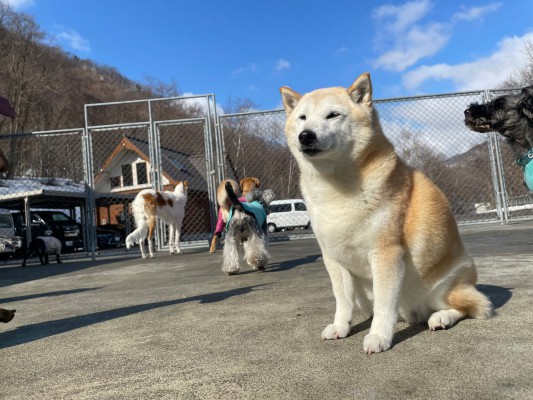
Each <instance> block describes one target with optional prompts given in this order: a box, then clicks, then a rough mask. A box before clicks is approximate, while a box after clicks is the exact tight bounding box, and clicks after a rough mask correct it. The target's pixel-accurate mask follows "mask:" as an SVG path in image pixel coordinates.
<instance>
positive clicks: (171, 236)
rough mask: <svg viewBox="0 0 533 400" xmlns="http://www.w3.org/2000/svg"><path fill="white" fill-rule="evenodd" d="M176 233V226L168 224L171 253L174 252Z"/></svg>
mask: <svg viewBox="0 0 533 400" xmlns="http://www.w3.org/2000/svg"><path fill="white" fill-rule="evenodd" d="M175 234H176V226H175V225H174V224H171V225H169V226H168V248H169V252H170V254H174V235H175Z"/></svg>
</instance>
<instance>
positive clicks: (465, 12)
mask: <svg viewBox="0 0 533 400" xmlns="http://www.w3.org/2000/svg"><path fill="white" fill-rule="evenodd" d="M501 6H502V3H491V4H487V5H486V6H480V7H470V8H466V7H465V6H461V8H462V10H461V11H459V12H457V13H455V14H454V15H453V20H455V21H473V20H476V19H481V18H482V17H483V16H484V15H485V14H487V13H489V12H493V11H496V10H498V9H499V8H500V7H501Z"/></svg>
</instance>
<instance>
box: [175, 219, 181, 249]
mask: <svg viewBox="0 0 533 400" xmlns="http://www.w3.org/2000/svg"><path fill="white" fill-rule="evenodd" d="M181 225H182V222H176V225H175V229H176V231H175V233H174V247H175V248H176V254H181V253H182V251H181V249H180V234H181Z"/></svg>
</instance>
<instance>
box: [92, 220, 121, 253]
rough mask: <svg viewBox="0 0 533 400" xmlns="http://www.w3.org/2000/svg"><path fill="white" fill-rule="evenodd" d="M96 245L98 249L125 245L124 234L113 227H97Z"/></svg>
mask: <svg viewBox="0 0 533 400" xmlns="http://www.w3.org/2000/svg"><path fill="white" fill-rule="evenodd" d="M96 245H97V247H98V249H109V248H114V247H121V246H123V245H124V239H123V238H122V235H121V234H120V233H118V232H117V231H113V230H111V229H103V228H101V227H99V226H97V227H96Z"/></svg>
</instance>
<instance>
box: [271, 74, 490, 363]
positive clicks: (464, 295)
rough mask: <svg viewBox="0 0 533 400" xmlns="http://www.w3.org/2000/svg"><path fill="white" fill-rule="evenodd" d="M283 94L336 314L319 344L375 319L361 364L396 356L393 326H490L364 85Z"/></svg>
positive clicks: (446, 225) (448, 224) (428, 196)
mask: <svg viewBox="0 0 533 400" xmlns="http://www.w3.org/2000/svg"><path fill="white" fill-rule="evenodd" d="M280 90H281V94H282V98H283V104H284V106H285V110H286V113H287V122H286V126H285V133H286V136H287V143H288V145H289V148H290V150H291V152H292V154H293V155H294V157H295V158H296V160H297V162H298V164H299V166H300V171H301V175H300V185H301V189H302V194H303V195H304V198H305V200H306V204H307V207H308V211H309V215H310V217H311V222H312V224H313V231H314V232H315V234H316V237H317V239H318V243H319V245H320V248H321V250H322V255H323V258H324V264H325V266H326V269H327V270H328V273H329V276H330V279H331V283H332V286H333V294H334V296H335V300H336V305H337V309H336V312H335V318H334V320H333V323H332V324H330V325H328V326H327V327H326V328H325V329H324V330H323V332H322V337H323V338H324V339H335V338H344V337H346V336H347V335H348V333H349V332H350V327H351V323H352V318H353V316H354V310H355V308H356V307H357V308H360V309H362V310H363V311H364V312H367V313H368V314H370V315H371V316H373V320H372V325H371V327H370V332H369V333H368V334H367V335H366V336H365V338H364V341H363V349H364V351H365V353H367V354H371V353H378V352H381V351H384V350H387V349H389V348H390V347H391V346H392V338H393V336H394V331H395V326H396V321H397V320H398V317H400V318H402V319H403V320H405V321H407V322H409V323H420V322H423V321H424V322H427V324H428V325H429V329H431V330H436V329H441V328H449V327H451V326H453V325H454V324H455V323H456V322H457V321H458V320H460V319H462V318H465V317H467V316H468V317H474V318H483V317H486V316H489V315H490V312H491V304H490V301H489V300H488V299H487V298H486V297H485V296H484V295H483V294H482V293H480V292H479V291H478V290H477V289H476V286H475V284H476V279H477V275H476V268H475V266H474V262H473V261H472V258H470V256H469V255H468V254H467V252H466V250H465V248H464V246H463V243H462V241H461V237H460V236H459V232H458V229H457V225H456V222H455V219H454V217H453V215H452V212H451V210H450V206H449V203H448V201H447V199H446V197H445V196H444V194H443V193H442V192H441V191H440V190H439V188H437V186H435V185H434V184H433V183H432V182H431V181H430V180H429V179H428V178H427V177H426V176H425V175H424V174H423V173H422V172H420V171H414V170H412V169H411V168H409V167H408V166H407V165H405V164H404V163H403V162H402V160H401V159H400V158H399V157H398V156H397V155H396V153H395V151H394V148H393V146H392V144H391V143H390V142H389V141H388V139H387V138H386V136H385V135H384V134H383V131H382V129H381V125H380V122H379V118H378V114H377V111H376V110H375V109H374V107H373V101H372V84H371V81H370V75H369V74H362V75H361V76H360V77H359V78H358V79H357V80H356V81H355V82H354V83H353V84H352V85H351V86H350V87H349V88H348V89H345V88H341V87H335V88H327V89H319V90H315V91H313V92H310V93H307V94H305V95H300V94H298V93H296V92H295V91H293V90H291V89H289V88H288V87H282V88H281V89H280Z"/></svg>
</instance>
